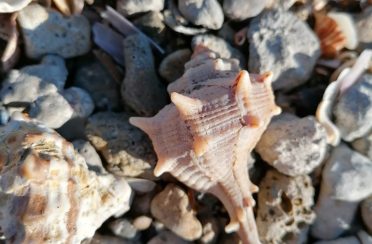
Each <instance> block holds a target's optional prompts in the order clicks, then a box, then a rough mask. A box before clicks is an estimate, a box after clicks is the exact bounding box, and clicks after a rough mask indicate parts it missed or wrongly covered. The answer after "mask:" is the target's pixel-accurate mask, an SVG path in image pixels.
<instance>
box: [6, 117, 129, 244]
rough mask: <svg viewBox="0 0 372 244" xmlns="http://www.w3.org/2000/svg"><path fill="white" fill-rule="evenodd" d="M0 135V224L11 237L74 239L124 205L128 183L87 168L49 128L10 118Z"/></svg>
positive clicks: (40, 240) (116, 213)
mask: <svg viewBox="0 0 372 244" xmlns="http://www.w3.org/2000/svg"><path fill="white" fill-rule="evenodd" d="M0 141H1V144H0V199H1V204H0V229H1V231H2V233H4V235H5V238H6V239H7V240H12V241H11V243H80V242H81V241H82V240H84V239H86V238H90V237H92V236H93V235H94V233H95V231H96V229H98V228H99V227H100V225H101V224H102V223H103V222H104V221H105V220H106V219H108V218H109V217H111V216H113V215H114V216H120V215H122V214H123V213H124V212H126V211H128V209H129V202H130V199H131V189H130V187H129V185H128V183H127V182H126V181H125V180H124V179H123V178H115V177H114V176H112V175H110V174H106V173H98V174H97V173H95V172H94V171H90V170H88V167H87V163H86V162H85V160H84V158H83V157H82V156H81V155H79V154H78V153H77V152H76V151H75V150H74V147H73V146H72V144H71V143H69V142H67V141H66V140H65V139H64V138H62V137H61V136H59V135H58V134H57V133H56V132H55V131H53V130H51V129H49V128H47V127H45V126H44V125H40V124H37V123H36V122H34V121H22V120H13V121H11V122H9V123H8V124H7V125H6V126H5V127H2V128H1V129H0Z"/></svg>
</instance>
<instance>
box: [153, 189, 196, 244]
mask: <svg viewBox="0 0 372 244" xmlns="http://www.w3.org/2000/svg"><path fill="white" fill-rule="evenodd" d="M151 214H152V215H153V216H154V217H155V218H156V219H158V220H159V221H160V222H161V223H163V224H164V225H165V226H166V227H167V228H168V229H170V230H171V231H173V232H174V233H176V234H177V235H179V236H180V237H182V238H184V239H185V240H190V241H191V240H196V239H198V238H200V237H201V235H202V225H201V223H200V222H199V220H198V219H197V218H196V217H195V211H194V210H193V209H192V208H191V206H190V201H189V198H188V196H187V194H186V192H184V191H183V190H182V189H181V188H180V187H178V186H176V185H174V184H168V185H167V186H166V188H165V189H164V190H163V191H162V192H160V193H158V194H157V195H156V196H155V197H154V198H153V200H152V202H151Z"/></svg>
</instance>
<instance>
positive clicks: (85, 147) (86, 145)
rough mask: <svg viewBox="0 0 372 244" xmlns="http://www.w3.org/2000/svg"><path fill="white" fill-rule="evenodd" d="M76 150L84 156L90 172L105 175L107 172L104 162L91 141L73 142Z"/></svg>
mask: <svg viewBox="0 0 372 244" xmlns="http://www.w3.org/2000/svg"><path fill="white" fill-rule="evenodd" d="M72 144H73V145H74V148H75V150H76V151H78V153H79V154H80V155H81V156H83V158H84V159H85V161H86V162H87V165H88V168H89V170H92V171H94V172H96V173H97V174H105V173H107V171H106V170H105V168H104V167H103V165H102V160H101V158H100V157H99V155H98V153H97V151H96V149H94V147H93V146H92V144H90V142H89V141H85V140H75V141H73V142H72Z"/></svg>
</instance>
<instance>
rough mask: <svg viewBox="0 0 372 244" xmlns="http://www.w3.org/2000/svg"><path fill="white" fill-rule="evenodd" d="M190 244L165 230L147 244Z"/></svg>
mask: <svg viewBox="0 0 372 244" xmlns="http://www.w3.org/2000/svg"><path fill="white" fill-rule="evenodd" d="M170 243H172V244H190V242H188V241H185V240H182V239H181V238H179V237H178V236H176V235H175V234H173V233H172V232H170V231H168V230H163V231H161V232H160V233H158V234H157V235H156V236H155V237H153V238H152V239H151V240H150V241H149V242H147V244H170Z"/></svg>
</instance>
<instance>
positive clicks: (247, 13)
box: [223, 0, 267, 21]
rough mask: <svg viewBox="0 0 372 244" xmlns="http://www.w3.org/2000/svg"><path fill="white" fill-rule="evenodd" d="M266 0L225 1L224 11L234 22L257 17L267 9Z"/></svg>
mask: <svg viewBox="0 0 372 244" xmlns="http://www.w3.org/2000/svg"><path fill="white" fill-rule="evenodd" d="M266 3H267V1H266V0H224V1H223V11H224V13H225V15H226V16H227V17H229V18H230V19H231V20H234V21H242V20H245V19H248V18H251V17H255V16H257V15H258V14H260V13H261V12H262V10H263V9H264V8H265V6H266Z"/></svg>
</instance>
